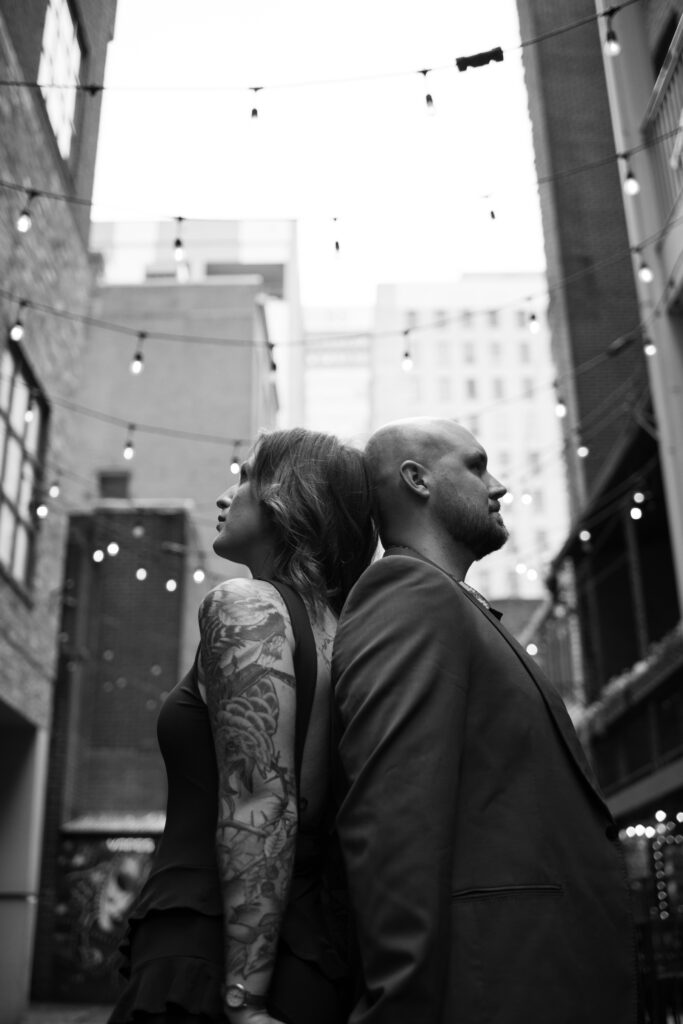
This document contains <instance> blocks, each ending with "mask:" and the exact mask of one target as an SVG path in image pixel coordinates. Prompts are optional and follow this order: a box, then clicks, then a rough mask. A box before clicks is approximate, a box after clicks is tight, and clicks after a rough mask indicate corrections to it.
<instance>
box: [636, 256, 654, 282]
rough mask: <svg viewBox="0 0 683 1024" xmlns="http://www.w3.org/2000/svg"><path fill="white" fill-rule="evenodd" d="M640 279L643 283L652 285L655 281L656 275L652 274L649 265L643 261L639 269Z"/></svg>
mask: <svg viewBox="0 0 683 1024" xmlns="http://www.w3.org/2000/svg"><path fill="white" fill-rule="evenodd" d="M638 277H639V278H640V280H641V281H643V283H644V284H652V282H653V281H654V279H655V275H654V274H653V273H652V270H651V269H650V267H649V266H648V265H647V263H644V262H643V261H642V260H641V262H640V266H639V267H638Z"/></svg>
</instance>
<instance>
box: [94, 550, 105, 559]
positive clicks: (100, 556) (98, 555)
mask: <svg viewBox="0 0 683 1024" xmlns="http://www.w3.org/2000/svg"><path fill="white" fill-rule="evenodd" d="M92 560H93V562H103V561H104V551H103V550H102V548H96V549H95V550H94V551H93V553H92Z"/></svg>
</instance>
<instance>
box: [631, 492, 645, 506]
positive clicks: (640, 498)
mask: <svg viewBox="0 0 683 1024" xmlns="http://www.w3.org/2000/svg"><path fill="white" fill-rule="evenodd" d="M633 500H634V501H635V503H636V505H642V504H643V502H644V501H645V495H644V494H643V492H642V491H636V492H635V494H634V495H633Z"/></svg>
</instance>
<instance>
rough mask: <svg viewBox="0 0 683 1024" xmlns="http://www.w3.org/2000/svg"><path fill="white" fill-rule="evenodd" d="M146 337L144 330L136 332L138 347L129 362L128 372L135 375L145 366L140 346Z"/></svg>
mask: <svg viewBox="0 0 683 1024" xmlns="http://www.w3.org/2000/svg"><path fill="white" fill-rule="evenodd" d="M146 337H147V335H146V334H145V332H144V331H141V332H140V334H138V347H137V350H136V352H135V355H134V356H133V358H132V360H131V363H130V372H131V373H132V374H133V376H135V377H137V376H138V375H139V374H141V373H142V371H143V370H144V368H145V360H144V357H143V355H142V346H143V344H144V341H145V338H146Z"/></svg>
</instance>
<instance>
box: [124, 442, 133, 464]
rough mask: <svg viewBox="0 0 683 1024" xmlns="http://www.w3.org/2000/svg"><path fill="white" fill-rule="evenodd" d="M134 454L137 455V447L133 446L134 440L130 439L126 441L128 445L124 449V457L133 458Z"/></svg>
mask: <svg viewBox="0 0 683 1024" xmlns="http://www.w3.org/2000/svg"><path fill="white" fill-rule="evenodd" d="M134 455H135V449H134V448H133V442H132V441H130V440H128V441H126V446H125V448H124V449H123V457H124V459H128V460H130V459H132V458H133V456H134Z"/></svg>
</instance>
